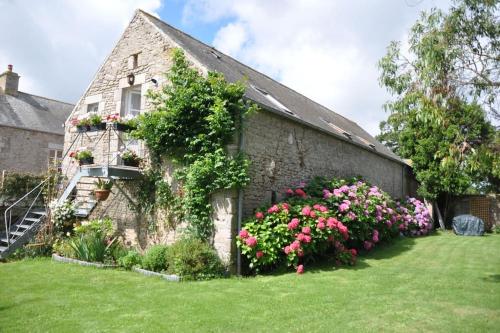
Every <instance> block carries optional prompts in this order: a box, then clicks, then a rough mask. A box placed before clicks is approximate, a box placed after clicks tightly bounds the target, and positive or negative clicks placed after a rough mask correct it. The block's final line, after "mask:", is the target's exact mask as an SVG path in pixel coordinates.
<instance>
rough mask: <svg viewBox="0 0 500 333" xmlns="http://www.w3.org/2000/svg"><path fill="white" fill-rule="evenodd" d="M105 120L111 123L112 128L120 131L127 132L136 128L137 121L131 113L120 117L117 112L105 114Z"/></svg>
mask: <svg viewBox="0 0 500 333" xmlns="http://www.w3.org/2000/svg"><path fill="white" fill-rule="evenodd" d="M106 121H107V122H108V123H111V124H113V128H114V129H116V130H117V131H121V132H127V133H128V132H130V131H132V130H134V129H136V128H137V121H136V119H135V117H133V116H131V115H127V116H125V117H120V115H119V114H118V113H114V114H111V115H108V116H106Z"/></svg>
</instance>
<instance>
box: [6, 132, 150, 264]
mask: <svg viewBox="0 0 500 333" xmlns="http://www.w3.org/2000/svg"><path fill="white" fill-rule="evenodd" d="M112 135H114V136H116V137H117V142H118V143H121V144H123V146H124V147H127V142H124V141H123V140H122V139H121V135H120V133H118V132H117V130H116V129H115V127H114V126H113V125H112V124H108V125H107V129H106V130H105V131H103V132H101V133H97V137H96V140H95V142H94V144H93V147H92V149H95V148H96V147H97V144H99V142H101V141H102V139H103V138H104V137H107V145H108V147H107V148H108V149H107V151H106V150H104V151H103V154H105V156H103V158H102V159H101V162H103V163H105V164H103V165H99V164H91V165H82V166H78V165H76V168H77V169H71V170H70V168H69V167H68V168H67V169H66V173H65V174H64V175H59V176H62V177H66V175H67V174H68V173H69V174H73V176H72V177H71V179H70V181H69V182H68V183H67V184H65V185H63V188H64V191H63V193H62V194H61V195H60V196H59V198H58V199H57V205H61V204H62V203H64V202H65V201H66V200H70V201H72V202H73V204H74V205H75V215H76V216H77V217H80V218H85V217H88V216H89V215H90V213H91V212H92V210H93V209H94V208H95V206H96V205H97V201H96V200H95V198H94V197H93V189H94V185H93V181H94V180H95V179H96V178H108V179H111V180H112V181H113V182H114V181H115V180H118V179H134V178H137V177H139V176H140V174H141V172H140V170H139V168H137V167H128V166H122V165H116V164H117V163H118V162H119V161H117V155H116V154H114V155H113V154H112V152H111V150H110V142H111V139H112ZM84 139H86V140H87V139H88V140H91V139H92V137H91V136H89V135H88V134H87V133H78V135H77V136H76V137H75V139H74V140H73V141H72V142H71V145H70V146H69V148H68V150H67V151H66V152H65V154H64V155H63V157H62V158H63V159H64V158H66V157H67V156H68V154H69V151H70V150H71V149H72V147H73V146H74V145H75V144H76V142H77V141H78V140H80V141H81V142H80V145H81V146H82V145H83V140H84ZM103 145H105V144H104V143H103ZM112 155H113V156H114V157H112ZM113 163H115V164H114V165H113ZM59 180H61V179H59ZM48 184H49V178H48V179H46V180H44V181H43V182H41V183H40V184H38V185H37V186H36V187H35V188H34V189H32V190H31V191H30V192H28V193H26V194H25V195H24V196H23V197H22V198H21V199H19V200H17V201H16V202H15V203H14V204H12V205H11V206H9V207H8V208H7V209H6V211H5V214H4V215H5V226H4V228H2V226H0V259H3V258H6V257H7V256H8V255H9V254H11V253H13V252H14V251H15V250H16V249H18V248H20V247H22V246H23V245H25V244H26V243H28V242H29V241H30V240H31V239H32V238H33V237H34V236H35V235H36V233H37V231H38V230H40V227H41V226H42V225H43V224H44V222H45V221H46V220H47V216H48V209H47V208H46V207H45V205H44V204H43V203H42V201H43V200H42V196H41V194H42V192H43V190H44V188H45V187H46V186H47V185H48ZM61 185H62V184H61ZM115 185H116V188H117V189H118V190H119V191H120V192H121V193H122V194H124V195H125V197H126V198H127V199H128V200H129V201H131V199H130V198H129V197H128V195H127V194H126V193H125V192H124V191H123V190H122V189H121V188H120V187H119V186H118V184H116V183H115ZM75 192H76V194H75Z"/></svg>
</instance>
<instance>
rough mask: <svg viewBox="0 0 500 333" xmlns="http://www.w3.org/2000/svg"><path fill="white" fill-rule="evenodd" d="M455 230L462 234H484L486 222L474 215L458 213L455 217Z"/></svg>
mask: <svg viewBox="0 0 500 333" xmlns="http://www.w3.org/2000/svg"><path fill="white" fill-rule="evenodd" d="M453 231H454V232H455V234H457V235H461V236H482V235H483V234H484V222H483V220H481V219H480V218H479V217H476V216H472V215H458V216H455V217H454V218H453Z"/></svg>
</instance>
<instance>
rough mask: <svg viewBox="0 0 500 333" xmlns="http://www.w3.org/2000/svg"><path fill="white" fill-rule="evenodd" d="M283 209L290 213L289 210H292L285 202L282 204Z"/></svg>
mask: <svg viewBox="0 0 500 333" xmlns="http://www.w3.org/2000/svg"><path fill="white" fill-rule="evenodd" d="M281 208H283V209H284V210H286V211H288V210H290V205H289V204H287V203H286V202H284V203H282V204H281Z"/></svg>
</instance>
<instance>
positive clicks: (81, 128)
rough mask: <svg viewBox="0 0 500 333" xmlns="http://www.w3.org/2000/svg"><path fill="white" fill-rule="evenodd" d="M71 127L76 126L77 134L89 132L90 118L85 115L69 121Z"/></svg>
mask: <svg viewBox="0 0 500 333" xmlns="http://www.w3.org/2000/svg"><path fill="white" fill-rule="evenodd" d="M71 125H73V126H76V130H77V131H78V133H83V132H87V131H90V118H89V116H88V115H87V114H84V115H80V116H78V117H75V118H72V119H71Z"/></svg>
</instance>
